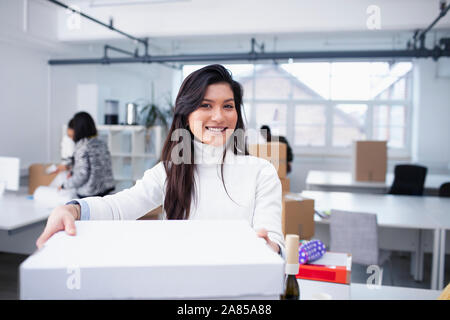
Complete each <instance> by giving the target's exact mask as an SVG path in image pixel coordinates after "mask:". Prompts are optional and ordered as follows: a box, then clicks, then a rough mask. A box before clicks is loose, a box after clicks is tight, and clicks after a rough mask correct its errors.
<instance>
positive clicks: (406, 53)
mask: <svg viewBox="0 0 450 320" xmlns="http://www.w3.org/2000/svg"><path fill="white" fill-rule="evenodd" d="M439 57H450V51H448V50H447V51H446V50H442V49H440V48H439V47H436V48H434V49H432V50H430V49H415V50H373V51H309V52H262V53H229V54H192V55H173V56H138V57H130V58H128V57H124V58H109V59H108V63H153V62H155V63H164V62H210V61H259V60H280V59H282V60H288V59H297V60H315V59H318V60H323V59H382V58H434V59H437V58H439ZM48 63H49V64H50V65H68V64H100V63H104V60H103V59H101V58H100V59H99V58H87V59H57V60H49V62H48Z"/></svg>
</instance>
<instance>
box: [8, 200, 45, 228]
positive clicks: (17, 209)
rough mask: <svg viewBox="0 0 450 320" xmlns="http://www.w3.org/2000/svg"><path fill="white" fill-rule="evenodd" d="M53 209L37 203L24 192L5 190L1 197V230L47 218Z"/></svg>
mask: <svg viewBox="0 0 450 320" xmlns="http://www.w3.org/2000/svg"><path fill="white" fill-rule="evenodd" d="M50 213H51V209H49V208H47V207H43V206H41V205H38V204H36V203H35V201H34V200H32V199H30V198H28V195H27V194H26V193H25V192H23V191H19V192H11V191H5V193H4V194H3V196H1V197H0V230H7V231H10V230H14V229H17V228H21V227H24V226H28V225H31V224H34V223H37V222H40V221H43V220H46V219H47V218H48V216H49V215H50Z"/></svg>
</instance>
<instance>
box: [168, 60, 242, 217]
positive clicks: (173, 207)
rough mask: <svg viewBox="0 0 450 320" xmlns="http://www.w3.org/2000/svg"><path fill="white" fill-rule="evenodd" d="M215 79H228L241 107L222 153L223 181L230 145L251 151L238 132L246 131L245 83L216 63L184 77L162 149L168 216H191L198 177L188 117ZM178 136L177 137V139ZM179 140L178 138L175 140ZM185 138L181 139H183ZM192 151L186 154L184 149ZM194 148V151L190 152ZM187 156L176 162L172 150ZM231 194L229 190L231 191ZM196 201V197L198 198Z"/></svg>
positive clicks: (218, 81)
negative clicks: (235, 79) (195, 176)
mask: <svg viewBox="0 0 450 320" xmlns="http://www.w3.org/2000/svg"><path fill="white" fill-rule="evenodd" d="M215 83H228V84H229V85H230V88H231V90H232V91H233V95H234V103H235V108H236V111H237V116H238V117H237V123H236V128H235V130H234V132H233V134H232V135H231V137H230V138H229V139H228V141H227V142H226V143H227V146H226V147H225V148H224V153H223V157H222V160H223V161H222V164H221V173H222V183H223V185H224V188H225V191H226V187H225V182H224V181H223V162H224V160H225V155H226V151H227V149H228V146H231V147H232V150H233V153H234V154H242V155H248V154H249V153H248V150H247V145H246V142H245V140H244V138H243V136H242V135H237V134H236V135H235V133H236V130H237V129H241V130H239V132H241V133H242V132H244V130H245V126H244V120H243V117H242V96H243V90H242V87H241V85H240V84H239V83H238V82H237V81H234V80H233V78H232V76H231V73H230V72H229V71H228V70H227V69H225V68H224V67H223V66H221V65H218V64H214V65H209V66H206V67H203V68H201V69H199V70H197V71H195V72H193V73H191V74H190V75H189V76H187V77H186V79H184V81H183V83H182V84H181V87H180V91H179V92H178V95H177V98H176V100H175V109H174V117H173V122H172V125H171V127H170V130H169V132H168V134H167V138H166V141H165V143H164V147H163V149H162V152H161V161H163V164H164V168H165V170H166V174H167V180H166V193H165V200H164V211H165V212H166V214H167V219H173V220H175V219H178V220H182V219H188V218H189V213H190V207H191V201H192V199H195V198H196V192H195V181H194V180H195V179H194V170H195V163H194V135H193V133H192V131H191V129H190V128H189V126H188V117H189V115H190V114H191V113H192V112H193V111H195V110H196V109H197V108H198V107H199V106H200V105H201V103H202V101H203V98H204V97H205V93H206V89H207V87H208V86H209V85H211V84H215ZM177 129H185V130H186V129H187V131H185V132H188V136H187V137H186V136H184V137H183V136H180V137H176V136H177V134H176V132H175V131H176V130H177ZM174 132H175V134H174ZM174 137H175V139H174ZM173 140H175V141H173ZM180 140H181V141H180ZM180 143H181V144H182V148H181V150H180V151H179V152H177V149H175V148H176V147H177V146H179V144H180ZM185 151H188V152H187V153H185V154H183V152H185ZM189 151H190V152H189ZM173 152H176V153H177V155H179V156H182V157H184V159H186V158H187V161H182V162H181V163H175V162H174V161H172V160H173V159H172V153H173ZM227 194H228V192H227ZM194 203H195V200H194Z"/></svg>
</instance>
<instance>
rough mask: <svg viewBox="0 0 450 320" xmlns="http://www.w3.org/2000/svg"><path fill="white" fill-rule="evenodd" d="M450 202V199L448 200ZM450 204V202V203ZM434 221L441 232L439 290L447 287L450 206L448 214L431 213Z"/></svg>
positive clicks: (440, 212) (441, 212)
mask: <svg viewBox="0 0 450 320" xmlns="http://www.w3.org/2000/svg"><path fill="white" fill-rule="evenodd" d="M448 200H449V201H450V198H449V199H448ZM449 203H450V202H449ZM430 214H431V216H432V217H433V219H434V220H435V221H436V222H438V224H439V226H440V228H441V231H440V239H439V248H440V249H439V275H438V289H443V288H444V287H445V285H446V283H444V273H445V272H444V271H445V252H446V246H445V242H446V232H447V231H448V230H450V205H448V206H447V212H445V211H430Z"/></svg>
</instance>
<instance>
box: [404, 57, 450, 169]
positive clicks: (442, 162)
mask: <svg viewBox="0 0 450 320" xmlns="http://www.w3.org/2000/svg"><path fill="white" fill-rule="evenodd" d="M449 67H450V58H446V59H441V60H440V61H439V62H438V63H437V62H434V61H433V60H431V59H426V60H425V59H420V60H416V61H415V73H414V82H415V93H416V95H415V97H414V116H415V119H414V122H415V127H414V130H413V134H414V135H413V142H414V143H413V145H414V148H413V154H412V156H413V160H414V161H415V162H418V163H421V164H424V165H426V166H428V167H429V168H430V170H433V171H435V172H445V171H447V170H450V141H449V139H450V76H449V75H441V74H440V72H439V69H441V68H442V69H446V68H449Z"/></svg>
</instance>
